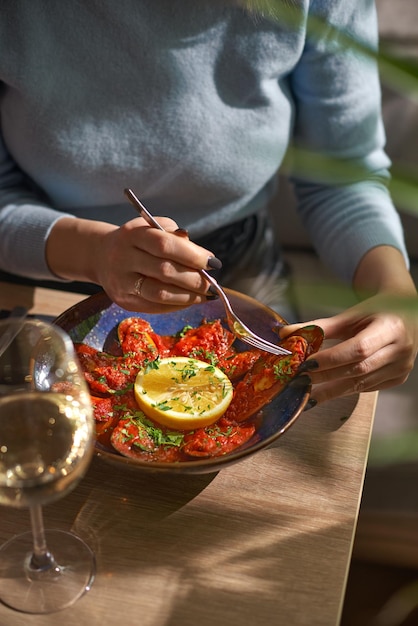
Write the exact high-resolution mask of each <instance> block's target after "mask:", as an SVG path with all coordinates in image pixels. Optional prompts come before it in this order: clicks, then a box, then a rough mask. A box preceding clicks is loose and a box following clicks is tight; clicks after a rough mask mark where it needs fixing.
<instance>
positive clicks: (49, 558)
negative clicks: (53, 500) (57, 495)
mask: <svg viewBox="0 0 418 626" xmlns="http://www.w3.org/2000/svg"><path fill="white" fill-rule="evenodd" d="M30 519H31V524H32V536H33V554H32V556H31V558H30V560H29V564H28V566H29V569H30V571H31V572H33V571H34V570H35V571H44V570H47V569H50V568H51V567H53V568H54V569H57V564H56V562H55V559H54V557H53V555H52V554H51V553H50V552H49V551H48V548H47V545H46V539H45V529H44V520H43V515H42V507H41V506H40V505H39V504H35V505H33V506H31V508H30Z"/></svg>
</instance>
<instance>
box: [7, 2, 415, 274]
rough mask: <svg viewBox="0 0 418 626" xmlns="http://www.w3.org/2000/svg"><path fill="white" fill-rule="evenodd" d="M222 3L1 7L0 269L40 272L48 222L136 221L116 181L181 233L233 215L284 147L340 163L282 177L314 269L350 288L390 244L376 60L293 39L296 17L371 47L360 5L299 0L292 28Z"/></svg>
mask: <svg viewBox="0 0 418 626" xmlns="http://www.w3.org/2000/svg"><path fill="white" fill-rule="evenodd" d="M236 5H237V3H236V2H232V0H231V2H221V0H152V1H150V0H118V1H117V2H115V1H114V0H88V1H86V0H65V1H63V2H60V1H58V0H32V1H30V0H1V10H0V81H2V84H1V87H0V107H1V108H0V114H1V130H2V141H1V144H0V269H4V270H6V271H10V272H14V273H18V274H21V275H26V276H28V277H32V278H53V276H52V274H51V272H50V271H49V269H48V267H47V264H46V262H45V254H44V248H45V241H46V238H47V236H48V233H49V231H50V229H51V227H52V225H53V224H54V223H55V221H56V220H57V219H59V218H60V217H61V216H62V215H65V214H71V215H76V216H81V217H84V218H91V219H99V220H104V221H110V222H113V223H118V224H119V223H122V222H124V221H125V220H128V219H130V218H132V217H135V216H136V213H135V212H134V211H133V209H132V208H131V207H130V206H129V205H128V204H127V203H126V200H125V198H124V196H123V189H124V188H125V187H127V186H129V187H132V188H133V189H134V190H135V191H136V192H137V193H138V195H139V196H140V197H141V198H142V199H143V201H144V203H145V204H146V205H148V206H149V208H150V209H151V210H152V211H154V212H155V213H156V214H158V215H170V216H172V217H173V218H174V219H175V220H176V221H177V222H178V223H179V224H180V225H181V226H184V227H186V228H188V229H189V230H190V235H191V237H192V238H195V237H198V236H199V235H203V234H205V233H207V232H209V231H210V230H212V229H214V228H217V227H219V226H220V225H222V224H225V223H228V222H232V221H235V220H237V219H240V218H241V217H243V216H245V215H247V214H249V213H252V212H254V211H256V210H257V209H258V208H260V207H261V206H263V205H265V204H266V202H267V201H268V200H269V198H270V196H271V193H272V188H273V185H272V181H273V180H274V177H275V174H276V171H277V169H278V168H279V166H280V164H281V162H282V159H283V156H284V154H285V152H286V149H287V147H288V144H289V141H290V140H291V139H294V140H295V141H296V142H297V145H300V146H303V147H304V148H306V149H307V150H309V151H313V152H314V153H318V154H322V155H326V156H329V157H334V158H335V159H339V160H340V161H341V162H342V163H343V164H346V166H347V167H346V168H345V169H344V172H345V174H344V178H345V180H344V181H343V180H342V179H341V180H339V179H338V178H337V177H336V175H335V173H333V174H329V175H328V174H327V172H325V173H324V174H323V176H322V177H321V180H316V179H315V177H312V180H305V181H302V180H296V191H297V195H298V198H299V210H300V213H301V216H302V219H303V221H304V224H305V225H306V227H307V229H308V231H309V233H310V236H311V238H312V241H313V243H314V245H315V246H316V248H317V250H318V252H319V254H320V256H321V257H322V258H323V259H324V261H325V262H326V263H327V264H329V265H330V266H331V267H332V268H334V269H335V270H336V272H337V273H338V274H339V275H340V276H341V277H342V278H343V279H346V280H350V279H351V278H352V276H353V272H354V270H355V268H356V266H357V264H358V262H359V260H360V259H361V257H362V256H363V255H364V253H365V252H366V251H367V250H369V249H370V248H372V247H374V246H377V245H380V244H389V245H393V246H396V247H398V248H399V249H400V250H402V251H403V252H404V254H406V253H405V249H404V243H403V236H402V232H401V227H400V222H399V218H398V215H397V213H396V211H395V209H394V207H393V205H392V202H391V200H390V197H389V195H388V193H387V190H386V187H385V182H387V180H388V172H387V168H388V166H389V160H388V158H387V156H386V155H385V153H384V151H383V146H384V133H383V129H382V123H381V118H380V90H379V84H378V76H377V71H376V67H375V66H374V65H373V64H372V63H370V62H367V61H365V60H364V59H362V58H361V56H360V55H358V54H356V53H352V52H347V51H344V50H343V51H342V50H341V48H339V45H338V42H337V41H336V40H335V39H334V38H333V31H332V29H331V28H326V29H325V30H324V31H323V32H322V34H321V36H320V37H313V38H310V37H308V36H307V30H308V29H307V22H308V16H309V15H310V13H311V14H315V15H320V16H322V17H324V18H325V19H326V21H327V23H328V24H329V25H331V24H332V25H334V26H336V27H337V28H339V29H342V31H343V32H344V33H345V34H348V35H350V36H353V37H355V38H356V39H358V40H361V41H364V42H365V43H367V44H368V45H370V46H372V47H376V44H377V42H376V38H377V26H376V16H375V10H374V7H373V4H372V1H371V0H312V1H311V2H309V0H301V1H300V5H301V6H302V12H301V14H300V15H299V18H298V23H297V24H293V25H290V24H289V23H288V22H287V17H288V14H287V13H283V15H282V17H281V18H279V20H275V21H273V20H270V19H268V18H263V17H262V16H260V15H258V16H254V15H249V14H248V13H247V12H245V11H244V10H242V9H241V8H239V7H238V6H236ZM286 22H287V23H286ZM351 164H354V165H355V166H356V168H355V171H356V172H358V170H359V169H362V170H364V172H365V176H364V177H359V176H358V174H354V173H352V169H351V167H350V166H351ZM342 183H344V184H342ZM282 212H283V215H282V217H281V219H283V220H285V219H286V210H285V208H283V209H282ZM74 254H77V251H76V250H74Z"/></svg>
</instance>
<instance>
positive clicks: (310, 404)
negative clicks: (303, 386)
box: [303, 398, 318, 411]
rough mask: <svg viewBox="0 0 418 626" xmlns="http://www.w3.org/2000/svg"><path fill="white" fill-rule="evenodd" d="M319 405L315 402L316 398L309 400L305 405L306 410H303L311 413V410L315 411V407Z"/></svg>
mask: <svg viewBox="0 0 418 626" xmlns="http://www.w3.org/2000/svg"><path fill="white" fill-rule="evenodd" d="M317 404H318V402H317V401H316V400H315V398H309V400H308V401H307V403H306V404H305V408H304V409H303V410H304V411H309V410H310V409H313V408H314V407H316V405H317Z"/></svg>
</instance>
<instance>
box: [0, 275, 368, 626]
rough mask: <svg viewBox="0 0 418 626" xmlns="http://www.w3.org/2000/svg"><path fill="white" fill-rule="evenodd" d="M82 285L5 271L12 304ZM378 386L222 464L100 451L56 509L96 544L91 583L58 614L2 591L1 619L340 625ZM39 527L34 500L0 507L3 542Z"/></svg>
mask: <svg viewBox="0 0 418 626" xmlns="http://www.w3.org/2000/svg"><path fill="white" fill-rule="evenodd" d="M83 297H84V296H81V295H80V294H69V293H65V292H55V291H53V292H51V291H49V290H45V289H35V290H33V289H29V288H27V287H21V286H19V287H17V286H15V285H7V284H5V283H0V308H10V307H12V306H13V305H16V304H23V305H25V306H30V308H31V312H32V313H34V314H49V315H58V314H59V313H61V312H62V311H63V310H64V309H66V308H68V307H69V306H71V305H72V304H74V303H76V302H77V301H79V300H80V299H82V298H83ZM376 398H377V394H376V393H366V394H361V395H360V396H356V397H351V398H345V399H338V400H335V401H332V402H329V403H326V404H324V405H321V406H319V407H316V408H315V409H313V410H311V411H307V412H305V413H303V414H302V415H301V417H300V418H299V420H298V421H297V422H296V423H295V424H294V426H292V428H291V429H290V430H289V431H288V432H287V433H286V434H285V435H284V436H283V437H281V438H280V439H278V440H277V441H276V442H275V443H274V444H273V445H271V446H270V447H269V448H267V449H264V450H262V451H260V452H258V453H257V454H256V455H254V456H253V457H251V458H248V459H246V460H244V461H241V462H239V463H237V464H236V465H234V466H232V467H229V468H226V469H223V470H222V471H221V472H219V473H217V474H208V475H198V476H184V477H183V476H162V475H157V474H154V473H152V472H148V471H147V472H143V471H138V470H132V469H129V468H127V467H126V468H125V467H123V468H120V467H116V466H115V465H111V464H109V463H107V462H106V461H104V460H102V459H101V458H94V460H93V462H92V464H91V467H90V469H89V471H88V473H87V475H86V477H85V478H84V480H83V481H82V482H81V483H80V485H79V486H78V487H77V488H76V489H75V490H74V491H73V492H72V493H71V494H70V495H69V496H67V497H66V498H64V499H63V500H60V501H59V502H57V503H54V504H51V505H49V506H46V507H45V510H44V515H45V526H46V527H47V528H52V527H54V528H59V529H67V530H68V529H71V530H72V531H74V532H75V533H77V534H78V535H80V536H81V537H82V538H83V539H85V541H86V542H87V543H88V544H89V545H90V547H91V548H92V549H93V550H94V552H95V554H96V559H97V576H96V580H95V581H94V584H93V586H92V588H91V590H90V591H89V592H88V593H87V594H85V595H84V596H83V597H82V598H81V599H80V600H79V601H78V602H77V603H76V604H75V605H74V606H73V607H71V608H68V609H65V610H64V611H61V612H59V613H56V614H51V615H42V616H38V615H27V614H23V613H18V612H16V611H13V610H10V609H8V608H6V607H5V606H3V605H1V604H0V626H52V625H54V626H55V624H56V623H60V625H61V626H107V625H110V624H112V625H113V624H117V623H121V624H123V625H124V626H137V625H138V626H241V625H242V624H249V625H251V626H276V625H277V626H281V625H283V626H337V625H338V624H339V622H340V616H341V607H342V602H343V598H344V592H345V585H346V578H347V571H348V567H349V562H350V557H351V552H352V544H353V535H354V530H355V526H356V522H357V516H358V509H359V502H360V498H361V492H362V487H363V480H364V472H365V466H366V462H367V455H368V449H369V440H370V434H371V428H372V424H373V416H374V411H375V404H376ZM29 527H30V524H29V515H28V512H27V511H25V510H18V509H12V508H6V507H1V508H0V542H3V541H6V540H7V539H9V538H11V537H13V536H14V535H15V534H18V533H20V532H25V531H27V530H29ZM0 588H1V580H0Z"/></svg>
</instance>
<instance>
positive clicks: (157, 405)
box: [134, 357, 233, 430]
mask: <svg viewBox="0 0 418 626" xmlns="http://www.w3.org/2000/svg"><path fill="white" fill-rule="evenodd" d="M134 389H135V397H136V400H137V402H138V404H139V407H140V409H141V410H142V411H143V412H144V413H145V415H147V416H148V417H150V418H151V419H153V420H155V421H156V422H158V423H159V424H161V425H163V426H168V427H169V428H179V429H181V430H183V429H184V430H189V429H192V428H199V427H201V426H208V425H209V424H213V423H214V422H216V420H217V419H219V418H220V417H221V415H223V413H225V411H226V409H227V408H228V406H229V404H230V402H231V400H232V395H233V387H232V383H231V381H230V380H229V378H228V377H227V375H226V374H224V373H223V372H222V371H221V370H220V369H219V368H218V367H214V366H213V365H210V364H209V363H205V362H204V361H199V360H197V359H191V358H188V357H168V358H165V359H157V360H156V361H153V362H152V363H150V364H149V365H148V366H147V367H146V368H144V369H143V370H141V371H140V372H139V374H138V375H137V377H136V380H135V386H134Z"/></svg>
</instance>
